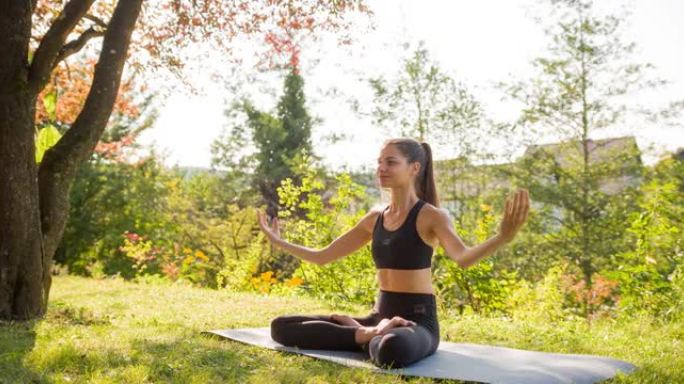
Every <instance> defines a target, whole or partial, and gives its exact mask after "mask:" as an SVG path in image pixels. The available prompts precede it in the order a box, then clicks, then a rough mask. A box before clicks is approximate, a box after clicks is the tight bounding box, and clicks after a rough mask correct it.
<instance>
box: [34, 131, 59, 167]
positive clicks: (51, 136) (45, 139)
mask: <svg viewBox="0 0 684 384" xmlns="http://www.w3.org/2000/svg"><path fill="white" fill-rule="evenodd" d="M61 137H62V134H61V133H59V131H58V130H57V128H55V126H54V125H52V124H49V125H48V126H46V127H45V128H43V129H41V130H40V131H38V137H37V138H36V163H40V162H41V161H42V160H43V155H44V154H45V151H47V150H48V149H50V147H52V146H53V145H55V144H57V142H58V141H59V139H60V138H61Z"/></svg>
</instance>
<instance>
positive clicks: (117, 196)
mask: <svg viewBox="0 0 684 384" xmlns="http://www.w3.org/2000/svg"><path fill="white" fill-rule="evenodd" d="M171 180H172V176H171V175H169V174H167V173H165V171H164V170H163V167H162V165H161V164H160V163H159V162H158V160H157V159H156V158H154V157H149V158H147V159H144V160H142V161H141V162H140V163H137V164H135V165H133V164H127V163H110V162H106V161H102V160H96V161H93V162H90V163H87V164H85V165H84V166H83V167H81V169H80V170H79V174H78V176H77V178H76V180H75V182H74V185H73V187H72V189H71V194H70V211H69V221H68V222H67V226H66V228H65V231H64V237H63V239H62V243H61V244H60V247H59V249H58V251H57V254H56V260H57V261H58V262H60V263H62V264H66V265H68V267H69V270H70V271H71V272H74V273H79V274H89V268H90V267H91V266H93V265H95V263H99V264H101V267H102V272H103V273H105V274H116V273H120V274H121V275H122V276H125V277H133V276H134V275H135V274H136V269H135V268H134V263H133V262H132V259H130V258H128V257H126V255H125V254H124V253H123V252H122V251H121V250H120V249H119V247H120V246H122V245H123V244H124V243H123V241H124V236H123V235H124V234H125V233H126V232H130V233H135V234H142V235H145V236H147V237H148V238H149V239H168V238H170V237H171V236H169V235H170V234H171V233H173V231H174V230H175V229H174V223H172V222H169V221H168V220H167V219H166V217H165V212H166V211H167V206H168V201H167V198H168V196H169V189H168V183H170V182H171ZM168 244H169V243H168V242H166V245H168ZM157 246H158V245H157Z"/></svg>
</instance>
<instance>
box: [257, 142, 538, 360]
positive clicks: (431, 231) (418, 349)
mask: <svg viewBox="0 0 684 384" xmlns="http://www.w3.org/2000/svg"><path fill="white" fill-rule="evenodd" d="M376 174H377V176H378V179H379V182H380V186H381V187H382V188H389V189H390V190H391V202H390V204H389V206H388V207H387V208H385V209H384V210H383V211H377V210H372V211H371V212H369V213H368V214H366V215H365V216H364V217H363V218H361V220H360V221H359V222H358V223H357V224H356V226H354V227H353V228H352V229H350V230H349V231H347V232H346V233H344V234H343V235H341V236H340V237H338V238H337V239H335V240H334V241H333V242H332V243H330V244H329V245H328V246H327V247H325V248H323V249H311V248H308V247H303V246H300V245H297V244H292V243H288V242H286V241H284V240H283V239H281V238H280V229H279V227H278V220H277V218H274V219H273V227H271V226H269V225H268V224H267V222H266V217H265V215H264V213H262V212H259V213H258V220H259V225H260V227H261V229H262V231H263V232H264V233H265V234H266V236H267V237H268V239H269V240H270V241H271V242H272V243H273V244H274V245H275V246H277V247H279V248H281V249H283V250H284V251H286V252H288V253H290V254H292V255H294V256H296V257H298V258H300V259H302V260H305V261H308V262H312V263H316V264H319V265H325V264H327V263H331V262H333V261H335V260H338V259H340V258H342V257H344V256H346V255H349V254H351V253H353V252H355V251H356V250H358V249H359V248H361V247H362V246H364V245H365V244H366V243H368V241H372V247H371V248H372V254H373V260H374V262H375V265H376V267H377V279H378V283H379V288H380V290H379V292H378V296H377V299H376V301H375V306H374V308H373V310H372V311H371V313H370V314H369V315H368V316H365V317H351V316H346V315H337V314H331V315H308V316H304V315H302V316H300V315H290V316H279V317H277V318H275V319H274V320H273V321H272V322H271V337H272V338H273V340H275V341H277V342H279V343H281V344H283V345H290V346H298V347H300V348H307V349H337V350H359V349H361V350H363V351H365V352H366V353H367V354H368V356H369V357H370V359H371V360H372V361H373V362H374V363H375V364H376V365H378V366H381V367H391V368H398V367H403V366H406V365H408V364H411V363H414V362H416V361H418V360H420V359H422V358H424V357H426V356H429V355H431V354H433V353H434V352H435V351H436V350H437V347H438V346H439V340H440V336H439V324H438V321H437V310H436V305H435V295H434V291H433V288H432V279H431V277H432V275H431V259H432V253H433V250H434V249H435V248H436V247H437V246H438V245H440V246H442V247H443V248H444V250H445V251H446V254H447V255H448V256H449V257H450V258H451V259H452V260H454V261H455V262H456V263H458V264H459V265H460V266H462V267H464V268H466V267H468V266H470V265H473V264H474V263H476V262H477V261H478V260H479V259H481V258H483V257H485V256H487V255H489V254H492V253H493V252H494V251H496V250H497V249H498V248H499V247H501V246H503V245H505V244H506V243H508V242H510V241H511V240H513V238H514V237H515V235H516V233H517V232H518V230H519V229H520V228H521V227H522V225H523V223H524V222H525V220H526V218H527V212H528V207H529V196H528V192H527V190H525V189H521V190H519V191H518V192H517V193H516V194H515V195H514V196H512V197H510V198H508V199H507V201H506V208H505V212H504V217H503V219H502V222H501V226H500V230H499V233H498V234H497V235H495V236H493V237H492V238H490V239H488V240H487V241H485V242H483V243H482V244H479V245H477V246H474V247H466V245H465V244H464V243H463V241H461V239H460V238H459V237H458V235H457V234H456V233H455V232H454V228H453V224H452V221H451V219H450V217H449V214H448V211H446V210H445V209H441V208H438V207H439V201H438V198H437V190H436V188H435V180H434V177H433V171H432V151H431V149H430V146H429V145H428V144H427V143H419V142H417V141H416V140H413V139H409V138H398V139H391V140H387V141H385V143H384V145H383V147H382V149H381V151H380V157H379V158H378V167H377V171H376Z"/></svg>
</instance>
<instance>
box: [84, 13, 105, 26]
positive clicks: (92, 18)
mask: <svg viewBox="0 0 684 384" xmlns="http://www.w3.org/2000/svg"><path fill="white" fill-rule="evenodd" d="M83 18H84V19H88V20H90V21H92V22H94V23H95V24H97V25H99V26H100V27H102V28H104V29H107V23H105V22H104V20H102V19H100V18H99V17H97V16H93V15H91V14H87V15H85V16H83Z"/></svg>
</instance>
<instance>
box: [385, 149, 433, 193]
mask: <svg viewBox="0 0 684 384" xmlns="http://www.w3.org/2000/svg"><path fill="white" fill-rule="evenodd" d="M384 144H385V145H388V144H392V145H394V146H396V147H397V149H398V150H399V152H401V153H402V155H404V157H406V158H407V159H408V162H409V164H410V163H413V162H415V161H417V162H419V163H420V172H419V173H418V177H416V185H415V187H416V193H417V194H418V198H419V199H421V200H425V201H427V202H428V203H430V204H432V205H434V206H435V207H439V197H438V196H437V187H436V185H435V176H434V173H433V170H432V149H431V148H430V145H429V144H428V143H426V142H418V141H416V140H414V139H412V138H408V137H401V138H396V139H389V140H386V141H385V143H384Z"/></svg>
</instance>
